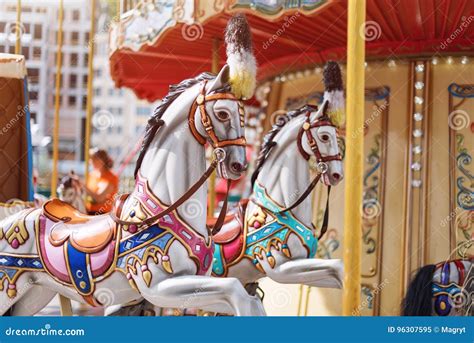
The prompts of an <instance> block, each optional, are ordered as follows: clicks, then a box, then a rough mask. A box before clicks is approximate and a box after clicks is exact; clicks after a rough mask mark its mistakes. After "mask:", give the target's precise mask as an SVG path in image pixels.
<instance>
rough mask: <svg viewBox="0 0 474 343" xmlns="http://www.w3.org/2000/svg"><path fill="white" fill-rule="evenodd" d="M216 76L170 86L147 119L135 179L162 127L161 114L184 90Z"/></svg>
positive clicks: (189, 80) (204, 74)
mask: <svg viewBox="0 0 474 343" xmlns="http://www.w3.org/2000/svg"><path fill="white" fill-rule="evenodd" d="M215 77H216V75H214V74H212V73H201V74H199V75H198V76H196V77H195V78H190V79H186V80H183V81H181V82H180V83H178V84H175V85H171V86H170V88H169V92H168V94H167V95H166V96H165V97H164V98H163V99H162V101H161V103H160V104H159V105H158V106H157V107H156V109H155V110H154V111H153V114H152V115H151V117H150V119H148V123H147V126H146V129H145V135H144V137H143V141H142V146H141V148H140V152H139V154H138V159H137V164H136V165H135V173H134V176H135V178H136V177H137V173H138V171H139V170H140V167H141V165H142V162H143V158H144V157H145V154H146V152H147V150H148V148H149V147H150V144H151V142H152V141H153V138H154V137H155V135H156V133H157V131H158V129H159V128H160V127H161V126H163V124H164V121H163V120H162V119H161V118H162V117H163V114H164V113H165V112H166V110H167V109H168V107H169V106H170V105H171V104H172V103H173V101H174V100H176V98H177V97H178V96H180V95H181V94H182V93H183V92H184V91H185V90H187V89H189V88H190V87H192V86H194V85H195V84H197V83H199V82H201V81H209V80H213V79H214V78H215Z"/></svg>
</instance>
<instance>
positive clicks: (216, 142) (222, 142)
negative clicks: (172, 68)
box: [188, 82, 247, 149]
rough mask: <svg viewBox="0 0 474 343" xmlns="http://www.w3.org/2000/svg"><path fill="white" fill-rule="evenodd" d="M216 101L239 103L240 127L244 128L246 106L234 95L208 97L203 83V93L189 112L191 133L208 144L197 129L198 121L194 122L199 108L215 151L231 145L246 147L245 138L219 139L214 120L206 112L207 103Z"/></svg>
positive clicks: (221, 94)
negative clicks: (213, 123)
mask: <svg viewBox="0 0 474 343" xmlns="http://www.w3.org/2000/svg"><path fill="white" fill-rule="evenodd" d="M215 100H233V101H237V102H238V104H239V116H240V126H241V127H244V124H245V123H244V116H245V112H244V105H243V104H242V103H241V101H240V99H238V98H236V97H235V96H234V94H232V93H227V92H226V93H213V94H209V95H206V82H204V83H203V85H202V87H201V91H200V93H199V95H198V96H197V98H196V100H194V102H193V104H192V106H191V110H190V111H189V116H188V122H189V128H190V129H191V133H192V134H193V136H194V138H196V140H197V141H198V142H199V143H200V144H202V145H204V144H206V141H207V140H206V137H204V136H202V135H201V134H200V133H199V132H198V130H197V128H196V121H195V120H194V115H195V113H196V110H197V109H198V108H199V114H200V117H201V124H202V126H203V127H204V130H206V133H207V135H208V137H209V141H210V143H211V145H212V147H213V148H214V149H217V148H223V147H226V146H229V145H239V146H246V145H247V141H246V140H245V137H244V136H240V137H237V138H234V139H219V137H217V135H216V132H215V131H214V126H213V125H212V119H211V117H209V115H208V114H207V111H206V102H207V101H215Z"/></svg>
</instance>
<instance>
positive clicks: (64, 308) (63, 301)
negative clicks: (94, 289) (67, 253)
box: [51, 0, 72, 316]
mask: <svg viewBox="0 0 474 343" xmlns="http://www.w3.org/2000/svg"><path fill="white" fill-rule="evenodd" d="M58 14H59V15H58V35H57V40H58V42H57V49H58V51H57V52H56V92H55V95H54V128H53V166H52V168H53V169H52V172H51V196H52V197H56V196H57V194H56V189H57V188H58V187H57V186H58V157H59V108H60V106H61V104H60V94H61V75H62V48H63V19H64V4H63V0H59V13H58ZM59 305H60V308H61V315H62V316H72V306H71V300H69V299H68V298H66V297H63V296H62V295H59Z"/></svg>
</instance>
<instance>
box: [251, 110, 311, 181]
mask: <svg viewBox="0 0 474 343" xmlns="http://www.w3.org/2000/svg"><path fill="white" fill-rule="evenodd" d="M308 111H311V112H313V111H315V107H314V106H311V105H304V106H302V107H300V108H298V109H296V110H294V111H290V112H287V113H285V114H283V115H281V116H278V118H277V119H276V121H275V124H273V126H272V128H271V129H270V131H268V132H267V134H266V135H265V137H263V143H262V147H261V148H260V152H259V153H258V158H257V163H256V165H255V170H254V172H253V173H252V177H251V179H250V182H251V186H252V187H253V186H254V184H255V181H256V180H257V177H258V174H259V173H260V171H261V170H262V167H263V164H264V163H265V161H266V160H267V159H268V156H270V152H271V151H272V149H273V147H275V145H277V142H275V141H274V138H275V136H276V135H277V134H278V132H280V131H281V130H282V129H283V127H285V125H286V124H287V123H288V122H290V121H291V119H293V118H296V117H299V116H300V115H301V114H303V113H306V112H308Z"/></svg>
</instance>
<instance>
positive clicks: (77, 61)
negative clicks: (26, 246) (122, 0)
mask: <svg viewBox="0 0 474 343" xmlns="http://www.w3.org/2000/svg"><path fill="white" fill-rule="evenodd" d="M16 4H17V2H16V0H0V53H1V52H4V53H14V50H15V33H16V30H17V27H16ZM98 6H100V9H98V11H96V12H97V13H99V14H100V15H99V16H98V17H97V18H98V19H97V28H96V34H95V35H94V37H93V42H94V44H95V59H94V70H95V75H94V81H93V86H94V98H93V130H92V138H91V145H92V146H97V147H100V148H102V149H106V150H107V151H108V152H109V153H110V154H111V156H112V157H113V158H114V159H115V160H116V168H119V167H120V165H121V162H122V161H123V160H124V159H127V157H130V153H131V152H132V151H133V147H134V146H135V145H136V142H137V141H138V140H139V138H140V135H141V133H142V131H143V130H144V128H145V125H146V122H147V120H148V116H149V115H150V113H151V112H152V110H153V108H154V107H155V105H153V104H149V103H147V102H146V101H141V100H137V99H136V97H135V95H134V94H133V92H132V91H130V90H122V89H117V88H115V85H114V82H113V81H112V79H111V78H110V72H109V59H108V51H109V47H108V29H109V26H110V22H111V20H113V19H114V18H113V14H111V13H110V12H111V11H109V9H110V8H112V6H109V5H108V2H106V1H101V2H98ZM58 10H59V1H55V0H43V1H36V0H23V1H22V17H21V23H22V24H21V26H20V27H19V28H18V29H19V30H21V46H22V54H23V55H25V58H26V66H27V69H28V87H29V91H30V92H29V95H30V99H29V100H30V109H31V117H32V121H33V125H32V131H33V136H34V137H33V140H34V144H35V145H36V147H35V167H36V168H37V169H39V172H40V181H42V182H43V186H44V187H45V188H48V187H49V186H48V183H49V175H50V173H49V171H50V168H51V162H50V156H51V145H50V144H48V143H49V142H50V141H51V139H49V137H50V136H52V131H53V118H54V100H55V98H54V97H55V78H56V53H57V30H58ZM90 12H91V11H90V3H89V2H84V1H80V0H68V1H64V22H63V23H64V24H63V47H62V54H63V59H62V80H61V93H60V94H61V96H60V126H59V172H60V174H61V173H67V172H68V171H70V170H75V171H76V173H78V174H83V173H84V166H83V160H84V136H85V117H86V105H87V64H88V51H89V44H90V42H91V38H90V34H89V31H90V24H91V23H90V20H91V16H90ZM133 160H134V159H133V156H132V160H131V163H132V164H133ZM123 169H124V173H125V174H126V175H129V174H130V175H131V169H133V168H131V167H128V168H127V167H125V166H124V168H123Z"/></svg>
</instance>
